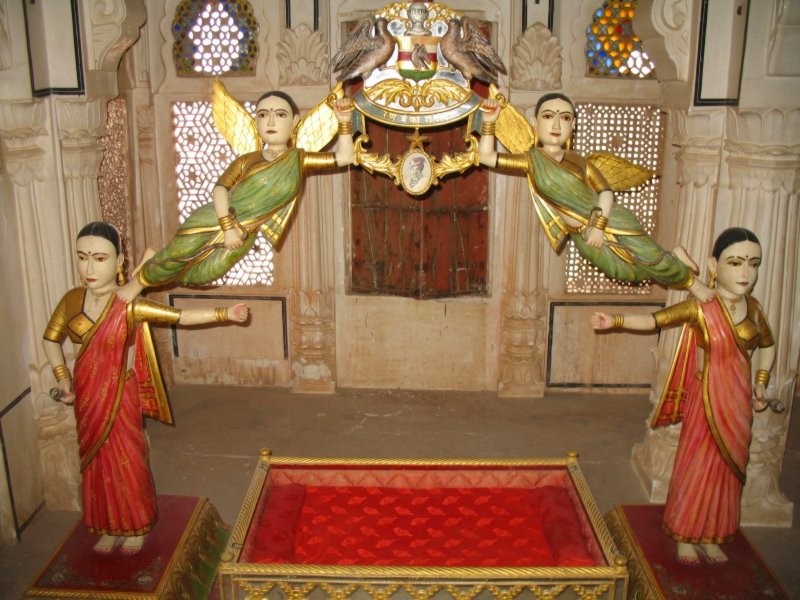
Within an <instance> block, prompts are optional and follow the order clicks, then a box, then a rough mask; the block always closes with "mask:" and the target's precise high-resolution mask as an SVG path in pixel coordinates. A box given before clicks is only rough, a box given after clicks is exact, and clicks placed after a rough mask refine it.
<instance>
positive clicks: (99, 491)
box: [43, 221, 248, 554]
mask: <svg viewBox="0 0 800 600" xmlns="http://www.w3.org/2000/svg"><path fill="white" fill-rule="evenodd" d="M76 248H77V261H78V272H79V274H80V277H81V281H82V282H83V287H78V288H75V289H72V290H70V291H69V292H67V293H66V294H65V295H64V297H63V298H62V299H61V302H59V304H58V306H57V307H56V310H55V312H54V313H53V316H52V317H51V318H50V323H49V324H48V326H47V329H46V330H45V332H44V341H43V346H44V352H45V356H46V357H47V360H48V361H49V363H50V366H51V367H52V368H53V373H54V375H55V377H56V380H57V381H58V387H59V388H60V391H61V399H62V401H64V402H65V403H67V404H73V403H74V407H75V419H76V421H77V428H78V446H79V448H78V450H79V455H80V461H81V480H82V482H81V490H82V499H83V520H84V523H85V524H86V528H87V529H88V530H89V532H91V533H96V534H99V535H100V536H101V537H100V540H99V541H98V542H97V544H96V545H95V547H94V549H95V552H98V553H100V554H108V553H110V552H112V551H113V550H114V547H115V546H116V545H117V544H118V543H121V552H122V553H123V554H135V553H136V552H138V551H139V550H141V548H142V545H143V544H144V538H145V534H146V533H147V532H148V531H150V529H152V527H153V525H154V524H155V521H156V495H155V490H154V488H153V481H152V477H151V475H150V468H149V466H148V463H147V441H146V440H145V436H144V431H143V430H142V416H143V415H147V416H151V417H154V418H157V419H159V420H161V421H164V422H166V423H172V416H171V414H170V411H169V406H168V404H167V400H166V396H165V393H164V384H163V382H162V380H161V374H160V371H159V368H158V363H157V362H156V357H155V353H154V348H153V342H152V338H151V337H150V330H149V328H148V323H153V324H158V325H175V324H178V325H201V324H206V323H215V322H226V321H235V322H238V323H241V322H243V321H245V320H246V319H247V315H248V309H247V306H246V305H244V304H235V305H232V306H230V307H228V308H214V309H187V310H179V309H176V308H173V307H169V306H164V305H162V304H157V303H155V302H151V301H149V300H145V299H143V298H135V299H134V300H133V301H132V302H130V303H127V304H126V303H125V302H123V301H121V300H120V299H118V298H117V297H116V295H115V292H116V291H117V290H118V289H119V288H118V287H117V284H118V283H121V282H119V281H118V276H119V275H120V274H121V273H124V271H123V263H124V260H125V257H124V255H123V253H122V244H121V242H120V236H119V232H118V231H117V230H116V229H115V228H114V226H113V225H110V224H108V223H104V222H99V221H96V222H93V223H89V224H88V225H86V226H85V227H84V228H83V229H81V231H80V233H79V234H78V239H77V242H76ZM67 337H69V338H70V340H72V342H73V343H75V344H78V345H79V346H80V349H79V350H78V357H77V359H76V361H75V367H74V369H73V372H72V373H71V374H70V372H69V369H68V368H67V366H66V361H65V359H64V352H63V349H62V346H61V345H62V343H63V341H64V340H65V338H67Z"/></svg>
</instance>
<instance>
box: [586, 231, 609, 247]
mask: <svg viewBox="0 0 800 600" xmlns="http://www.w3.org/2000/svg"><path fill="white" fill-rule="evenodd" d="M604 238H605V236H604V234H603V230H602V229H597V227H587V228H586V229H585V230H584V232H583V239H584V240H586V243H587V244H589V245H590V246H591V247H592V248H602V247H603V241H604Z"/></svg>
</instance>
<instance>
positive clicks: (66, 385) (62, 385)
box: [58, 377, 75, 406]
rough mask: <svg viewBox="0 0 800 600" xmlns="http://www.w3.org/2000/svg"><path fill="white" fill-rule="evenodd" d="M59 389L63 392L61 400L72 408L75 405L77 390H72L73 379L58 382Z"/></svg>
mask: <svg viewBox="0 0 800 600" xmlns="http://www.w3.org/2000/svg"><path fill="white" fill-rule="evenodd" d="M58 389H60V390H61V398H59V400H60V401H61V402H63V403H64V404H66V405H67V406H71V405H73V404H75V390H73V389H72V378H71V377H70V378H68V379H62V380H61V381H59V382H58Z"/></svg>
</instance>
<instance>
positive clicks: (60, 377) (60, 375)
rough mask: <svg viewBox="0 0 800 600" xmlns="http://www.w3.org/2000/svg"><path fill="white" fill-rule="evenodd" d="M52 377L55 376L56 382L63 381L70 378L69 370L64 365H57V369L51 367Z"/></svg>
mask: <svg viewBox="0 0 800 600" xmlns="http://www.w3.org/2000/svg"><path fill="white" fill-rule="evenodd" d="M53 375H55V378H56V381H64V380H65V379H69V378H70V374H69V369H68V368H67V367H66V365H58V366H57V367H53Z"/></svg>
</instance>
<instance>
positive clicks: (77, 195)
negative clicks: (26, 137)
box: [56, 98, 107, 232]
mask: <svg viewBox="0 0 800 600" xmlns="http://www.w3.org/2000/svg"><path fill="white" fill-rule="evenodd" d="M106 103H107V99H102V98H97V99H94V100H89V101H83V100H61V101H57V102H56V115H57V118H58V129H59V137H60V138H61V154H62V157H63V164H64V184H65V191H66V195H67V206H68V207H70V214H69V217H70V220H69V224H70V229H71V230H72V231H74V232H78V231H79V230H80V228H81V227H83V226H84V225H85V224H86V223H89V222H90V221H97V220H99V219H100V199H99V196H98V193H97V176H98V175H99V173H100V162H101V161H102V160H103V146H102V145H101V144H99V143H98V141H97V140H98V138H99V137H100V136H102V135H104V134H105V121H106Z"/></svg>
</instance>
